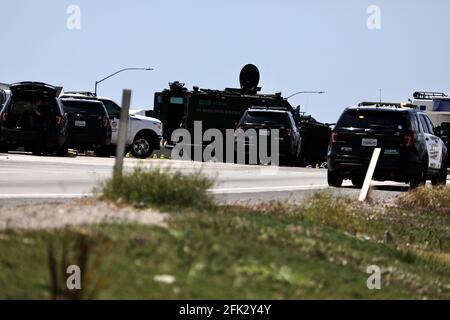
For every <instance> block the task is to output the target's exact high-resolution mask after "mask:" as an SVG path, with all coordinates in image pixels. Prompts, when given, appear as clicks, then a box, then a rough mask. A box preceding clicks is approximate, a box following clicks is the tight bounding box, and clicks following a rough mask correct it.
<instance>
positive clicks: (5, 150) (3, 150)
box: [0, 144, 9, 153]
mask: <svg viewBox="0 0 450 320" xmlns="http://www.w3.org/2000/svg"><path fill="white" fill-rule="evenodd" d="M8 149H9V148H8V146H7V145H6V144H0V153H8V151H9V150H8Z"/></svg>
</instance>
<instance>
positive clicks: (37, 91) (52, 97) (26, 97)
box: [0, 82, 68, 156]
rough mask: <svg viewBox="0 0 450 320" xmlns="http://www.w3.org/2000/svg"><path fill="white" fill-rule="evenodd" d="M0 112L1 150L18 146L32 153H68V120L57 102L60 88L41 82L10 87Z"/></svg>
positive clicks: (8, 149) (23, 83)
mask: <svg viewBox="0 0 450 320" xmlns="http://www.w3.org/2000/svg"><path fill="white" fill-rule="evenodd" d="M9 91H10V97H9V98H8V99H7V101H6V102H5V103H4V105H3V107H2V109H1V112H0V151H2V152H7V151H12V150H17V148H19V147H23V148H25V150H27V151H32V152H33V154H36V155H40V154H50V153H53V152H56V154H57V155H61V156H63V155H65V154H67V144H66V140H67V134H68V129H67V118H66V116H65V114H64V112H63V110H62V106H61V104H60V102H59V100H58V96H59V93H60V92H61V88H58V87H54V86H51V85H48V84H45V83H41V82H20V83H15V84H12V85H10V86H9Z"/></svg>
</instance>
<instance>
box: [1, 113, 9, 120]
mask: <svg viewBox="0 0 450 320" xmlns="http://www.w3.org/2000/svg"><path fill="white" fill-rule="evenodd" d="M0 120H1V121H6V120H8V112H0Z"/></svg>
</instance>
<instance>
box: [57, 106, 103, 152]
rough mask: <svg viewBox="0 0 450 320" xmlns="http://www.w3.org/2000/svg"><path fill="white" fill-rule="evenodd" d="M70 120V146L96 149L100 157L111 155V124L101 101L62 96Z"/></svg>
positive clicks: (81, 148) (80, 148)
mask: <svg viewBox="0 0 450 320" xmlns="http://www.w3.org/2000/svg"><path fill="white" fill-rule="evenodd" d="M61 102H62V105H63V108H64V112H65V113H66V115H67V119H68V122H69V139H68V145H69V147H70V148H73V149H79V150H94V151H95V154H96V155H97V156H99V157H109V156H110V155H111V149H110V145H111V125H110V122H109V117H108V113H107V112H106V108H105V106H104V104H103V103H102V102H101V101H98V100H92V99H78V98H64V97H63V98H61Z"/></svg>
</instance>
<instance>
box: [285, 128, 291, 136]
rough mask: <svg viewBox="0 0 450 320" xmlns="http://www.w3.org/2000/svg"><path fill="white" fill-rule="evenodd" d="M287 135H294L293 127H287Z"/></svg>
mask: <svg viewBox="0 0 450 320" xmlns="http://www.w3.org/2000/svg"><path fill="white" fill-rule="evenodd" d="M286 135H287V136H288V137H290V136H292V129H291V128H287V129H286Z"/></svg>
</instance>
